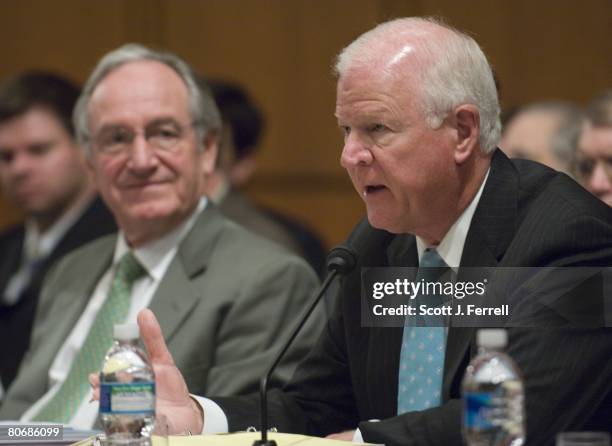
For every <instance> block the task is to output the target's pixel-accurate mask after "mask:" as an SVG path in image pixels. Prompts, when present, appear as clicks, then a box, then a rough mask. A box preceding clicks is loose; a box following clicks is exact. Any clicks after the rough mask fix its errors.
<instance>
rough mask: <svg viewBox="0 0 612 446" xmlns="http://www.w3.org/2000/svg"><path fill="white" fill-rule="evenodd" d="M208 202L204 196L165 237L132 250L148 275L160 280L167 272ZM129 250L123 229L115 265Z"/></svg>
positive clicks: (117, 246)
mask: <svg viewBox="0 0 612 446" xmlns="http://www.w3.org/2000/svg"><path fill="white" fill-rule="evenodd" d="M207 203H208V201H207V199H206V198H205V197H202V198H201V199H200V201H199V203H198V206H197V207H196V209H194V211H193V212H192V213H191V215H190V216H189V218H187V219H186V220H185V221H183V222H182V223H181V224H180V225H178V226H177V227H176V228H174V229H173V230H172V231H170V232H169V233H167V234H166V235H164V236H163V237H160V238H158V239H156V240H153V241H152V242H150V243H147V244H146V245H143V246H139V247H138V248H135V249H133V250H132V251H133V253H134V256H135V257H136V258H137V259H138V261H139V262H140V263H141V265H142V266H143V267H144V269H145V270H146V271H147V273H148V275H149V276H150V277H152V278H153V279H154V280H156V281H160V280H161V279H162V277H163V276H164V274H165V273H166V269H167V268H168V265H169V264H170V262H171V261H172V259H173V258H174V255H175V254H176V251H177V250H178V246H179V244H180V243H181V241H182V240H183V238H185V236H186V235H187V233H188V232H189V231H190V230H191V228H192V227H193V225H194V224H195V221H196V219H197V218H198V216H199V215H200V213H201V212H202V211H203V210H204V209H205V208H206V205H207ZM129 250H130V247H129V245H128V243H127V240H126V239H125V234H124V233H123V231H120V232H119V236H118V237H117V243H116V245H115V254H114V256H113V267H116V265H117V263H119V260H120V259H121V257H123V255H124V254H125V253H126V252H128V251H129Z"/></svg>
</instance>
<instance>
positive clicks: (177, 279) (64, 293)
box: [0, 202, 324, 419]
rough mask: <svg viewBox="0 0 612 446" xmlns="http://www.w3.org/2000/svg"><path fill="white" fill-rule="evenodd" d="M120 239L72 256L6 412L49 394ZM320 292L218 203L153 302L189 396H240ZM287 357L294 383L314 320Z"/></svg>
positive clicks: (57, 277) (0, 415)
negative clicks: (60, 357) (59, 360)
mask: <svg viewBox="0 0 612 446" xmlns="http://www.w3.org/2000/svg"><path fill="white" fill-rule="evenodd" d="M115 241H116V235H113V236H108V237H105V238H102V239H99V240H96V241H94V242H92V243H90V244H88V245H86V246H84V247H83V248H81V249H79V250H77V251H75V252H74V253H73V254H71V255H70V256H68V257H66V258H65V259H64V260H63V261H62V262H60V263H59V264H58V266H57V267H56V268H55V269H54V271H53V272H52V274H51V275H50V277H48V279H47V281H46V283H45V286H44V288H43V293H42V296H41V300H40V304H39V307H38V311H37V316H36V322H35V325H34V327H35V328H34V332H33V337H32V344H31V347H30V350H29V351H28V353H27V354H26V357H25V359H24V361H23V363H22V366H21V368H20V370H19V374H18V376H17V379H16V380H15V382H14V383H13V385H12V386H11V388H10V389H9V390H8V392H7V395H6V398H5V401H4V403H3V405H2V407H0V419H15V418H18V417H20V416H21V414H22V413H23V412H24V411H25V410H27V409H28V407H29V406H31V405H32V404H33V403H34V402H36V401H37V400H38V399H39V398H40V397H41V396H42V395H43V394H44V393H45V392H46V391H47V390H48V388H49V378H48V372H49V368H50V367H51V364H52V362H53V360H54V359H55V356H56V354H57V352H58V350H59V349H60V348H61V346H62V344H63V343H64V341H65V340H66V338H67V336H68V335H69V334H70V332H71V330H72V328H73V327H74V325H75V324H76V322H77V320H78V319H79V317H80V316H81V313H82V312H83V310H84V309H85V307H86V305H87V303H88V301H89V298H90V296H91V295H92V294H93V290H94V289H95V287H96V285H97V283H98V281H99V279H100V277H101V276H102V275H103V274H104V273H105V272H106V271H107V270H108V268H109V267H110V264H111V261H112V256H113V251H114V247H115ZM316 286H317V279H316V277H315V275H314V273H313V272H312V271H311V270H310V269H309V268H308V266H306V264H305V263H304V262H303V261H302V260H300V259H298V258H296V257H295V256H293V255H290V254H289V253H287V252H286V251H285V250H283V249H282V248H281V247H279V246H277V245H276V244H273V243H272V242H269V241H267V240H264V239H262V238H260V237H258V236H256V235H253V234H251V233H250V232H248V231H246V230H244V229H243V228H242V227H240V226H238V225H236V224H234V223H232V222H230V221H228V220H226V219H225V218H224V217H223V216H222V215H221V214H220V212H219V211H218V210H217V209H216V208H215V207H214V205H212V204H211V203H210V202H209V204H208V206H207V208H206V209H205V210H204V211H203V212H202V214H201V215H200V216H199V217H198V219H197V221H196V223H195V225H194V227H193V228H192V229H191V231H190V232H189V233H188V234H187V236H186V237H185V239H184V240H183V241H182V243H181V245H180V247H179V250H178V252H177V255H176V257H175V258H174V260H173V261H172V263H171V264H170V266H169V267H168V270H167V272H166V275H165V277H164V279H163V280H162V282H161V283H160V285H159V287H158V289H157V291H156V292H155V295H154V296H153V299H152V301H151V304H150V308H151V309H152V310H153V312H154V313H155V315H156V316H157V318H158V320H159V323H160V324H161V327H162V330H163V332H164V336H165V338H166V341H167V343H168V347H169V349H170V352H171V353H172V355H173V357H174V359H175V361H176V364H177V366H178V367H179V369H180V370H181V372H182V373H183V376H184V377H185V380H186V381H187V385H188V387H189V390H190V391H191V392H194V393H199V394H215V395H219V394H223V395H236V394H241V393H246V392H250V391H253V390H256V389H257V387H258V381H259V379H260V377H261V376H262V375H263V373H264V372H265V370H266V369H267V367H268V366H269V365H270V364H271V362H272V359H273V356H274V354H275V353H276V352H277V350H278V349H279V348H280V345H281V342H282V341H283V340H284V339H286V338H287V336H288V332H289V331H290V330H291V329H292V327H293V326H294V325H295V322H296V319H297V317H298V316H299V315H300V314H301V313H302V310H303V307H304V306H305V303H306V302H307V300H309V298H310V296H311V295H312V294H313V293H314V291H315V289H316ZM314 316H315V317H314V318H313V322H312V323H311V324H310V326H309V327H306V333H303V334H302V335H301V336H300V337H299V338H298V340H297V341H298V345H297V346H295V347H294V348H292V349H291V351H290V352H289V357H288V358H287V359H286V360H285V361H283V363H282V366H281V367H280V370H279V373H278V374H277V375H276V377H275V378H276V380H275V382H276V384H277V385H278V384H279V383H280V381H281V380H282V381H286V380H287V379H288V378H289V377H290V375H291V374H292V372H293V369H294V367H295V365H296V363H297V361H298V360H299V359H300V358H301V357H302V356H303V355H304V354H305V353H306V352H307V350H308V349H309V347H310V344H311V342H312V341H313V340H314V339H315V338H316V335H318V333H319V332H320V331H321V329H322V326H323V323H324V312H323V311H322V308H321V311H319V313H318V314H315V315H314Z"/></svg>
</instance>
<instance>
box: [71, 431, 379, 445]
mask: <svg viewBox="0 0 612 446" xmlns="http://www.w3.org/2000/svg"><path fill="white" fill-rule="evenodd" d="M260 437H261V434H260V433H259V432H238V433H235V434H221V435H193V436H191V437H175V436H170V437H168V446H251V445H252V444H253V441H255V440H258V439H259V438H260ZM268 438H269V439H272V440H275V441H276V443H277V445H278V446H355V445H362V446H367V445H371V444H370V443H350V442H346V441H339V440H328V439H326V438H317V437H309V436H307V435H296V434H282V433H279V432H270V433H269V434H268ZM156 440H157V441H156ZM92 444H93V441H92V439H91V438H90V439H87V440H83V441H81V442H78V443H75V444H74V445H73V446H91V445H92ZM159 445H162V446H165V443H164V441H163V439H162V441H161V442H160V441H159V440H158V439H157V438H156V437H153V446H159Z"/></svg>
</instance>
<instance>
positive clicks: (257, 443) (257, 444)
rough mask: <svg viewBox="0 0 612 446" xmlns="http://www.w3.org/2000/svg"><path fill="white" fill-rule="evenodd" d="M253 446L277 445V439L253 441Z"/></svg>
mask: <svg viewBox="0 0 612 446" xmlns="http://www.w3.org/2000/svg"><path fill="white" fill-rule="evenodd" d="M253 446H276V441H274V440H266V441H264V440H255V441H254V442H253Z"/></svg>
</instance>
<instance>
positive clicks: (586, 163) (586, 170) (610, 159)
mask: <svg viewBox="0 0 612 446" xmlns="http://www.w3.org/2000/svg"><path fill="white" fill-rule="evenodd" d="M599 164H600V165H601V166H602V168H603V171H604V173H605V174H606V176H607V177H608V178H609V179H610V180H611V181H612V156H606V157H598V158H587V157H586V156H584V155H582V154H579V155H578V156H577V158H576V160H575V171H576V175H577V176H579V177H580V178H582V179H584V180H587V179H589V178H590V177H591V175H593V171H594V170H595V168H596V167H597V165H599Z"/></svg>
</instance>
